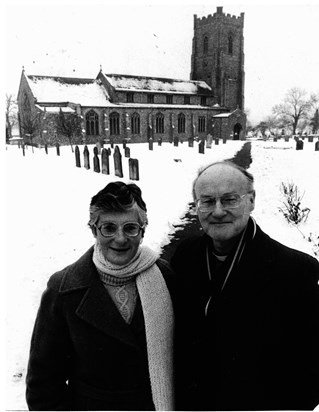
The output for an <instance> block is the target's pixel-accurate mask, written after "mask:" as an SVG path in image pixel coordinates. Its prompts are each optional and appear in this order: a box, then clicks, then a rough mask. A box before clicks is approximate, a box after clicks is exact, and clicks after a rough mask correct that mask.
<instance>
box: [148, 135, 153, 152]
mask: <svg viewBox="0 0 319 412" xmlns="http://www.w3.org/2000/svg"><path fill="white" fill-rule="evenodd" d="M148 148H149V150H153V139H152V138H150V139H149V140H148Z"/></svg>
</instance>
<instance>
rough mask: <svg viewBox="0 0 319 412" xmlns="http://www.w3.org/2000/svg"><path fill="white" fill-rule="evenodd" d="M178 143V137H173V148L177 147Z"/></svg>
mask: <svg viewBox="0 0 319 412" xmlns="http://www.w3.org/2000/svg"><path fill="white" fill-rule="evenodd" d="M178 143H179V140H178V137H177V136H175V137H174V146H175V147H178Z"/></svg>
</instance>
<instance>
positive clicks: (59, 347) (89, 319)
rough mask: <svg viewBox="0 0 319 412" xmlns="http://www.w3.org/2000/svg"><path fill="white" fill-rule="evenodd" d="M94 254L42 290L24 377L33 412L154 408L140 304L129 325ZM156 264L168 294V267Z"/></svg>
mask: <svg viewBox="0 0 319 412" xmlns="http://www.w3.org/2000/svg"><path fill="white" fill-rule="evenodd" d="M92 253H93V247H92V248H90V249H89V250H88V251H87V252H86V253H85V254H84V255H83V256H82V257H81V258H80V259H79V260H78V261H77V262H75V263H74V264H72V265H70V266H68V267H66V268H65V269H63V270H62V271H60V272H57V273H55V274H54V275H53V276H52V277H51V278H50V280H49V282H48V285H47V289H46V290H45V292H44V293H43V296H42V299H41V304H40V308H39V311H38V315H37V319H36V323H35V327H34V331H33V335H32V341H31V350H30V359H29V365H28V373H27V379H26V383H27V392H26V398H27V403H28V406H29V409H30V410H150V409H154V405H153V402H152V398H151V389H150V383H149V374H148V365H147V355H146V353H147V352H146V339H145V326H144V318H143V314H142V309H141V304H140V301H139V300H138V302H137V306H136V309H135V312H134V316H133V320H132V324H131V325H127V324H126V323H125V321H124V320H123V319H122V317H121V315H120V313H119V311H118V309H117V308H116V307H115V305H114V303H113V301H112V299H111V297H110V296H109V294H108V293H107V291H106V289H105V287H104V286H103V284H102V282H101V281H100V279H99V276H98V273H97V271H96V269H95V266H94V264H93V262H92ZM156 263H157V265H158V266H159V268H160V270H161V272H162V274H163V276H164V278H165V280H166V283H167V286H168V288H169V290H170V292H171V290H172V276H171V271H170V269H169V267H168V265H167V262H165V261H163V260H161V259H160V260H158V261H157V262H156Z"/></svg>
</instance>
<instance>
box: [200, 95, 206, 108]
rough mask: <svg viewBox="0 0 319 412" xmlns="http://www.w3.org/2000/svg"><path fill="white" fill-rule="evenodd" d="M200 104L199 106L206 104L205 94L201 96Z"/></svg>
mask: <svg viewBox="0 0 319 412" xmlns="http://www.w3.org/2000/svg"><path fill="white" fill-rule="evenodd" d="M200 104H201V106H206V96H201V98H200Z"/></svg>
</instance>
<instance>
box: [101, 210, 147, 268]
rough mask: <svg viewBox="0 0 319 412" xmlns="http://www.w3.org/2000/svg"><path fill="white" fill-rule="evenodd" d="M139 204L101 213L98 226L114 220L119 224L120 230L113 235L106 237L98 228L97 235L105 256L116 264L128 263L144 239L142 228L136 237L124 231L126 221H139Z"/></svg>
mask: <svg viewBox="0 0 319 412" xmlns="http://www.w3.org/2000/svg"><path fill="white" fill-rule="evenodd" d="M138 216H139V215H138V211H137V206H136V205H135V206H133V207H132V208H131V209H129V210H128V211H125V212H107V213H104V214H102V215H100V217H99V219H98V221H97V223H96V227H100V226H101V225H103V223H106V222H112V223H115V224H116V225H117V226H118V230H117V231H116V233H115V234H114V236H112V237H104V236H103V235H102V234H101V232H100V230H99V229H96V234H95V237H96V239H97V242H98V243H99V244H100V247H101V251H102V253H103V255H104V258H105V259H106V260H108V261H109V262H110V263H113V264H115V265H119V266H122V265H126V264H127V263H128V262H129V261H130V260H131V259H132V258H133V257H134V256H135V254H136V252H137V250H138V247H139V245H140V243H141V240H142V236H143V234H142V230H140V232H139V234H138V235H137V236H136V237H129V236H126V235H125V234H124V232H123V225H124V224H125V223H128V222H130V223H132V222H134V223H139V224H140V221H139V219H138Z"/></svg>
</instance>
